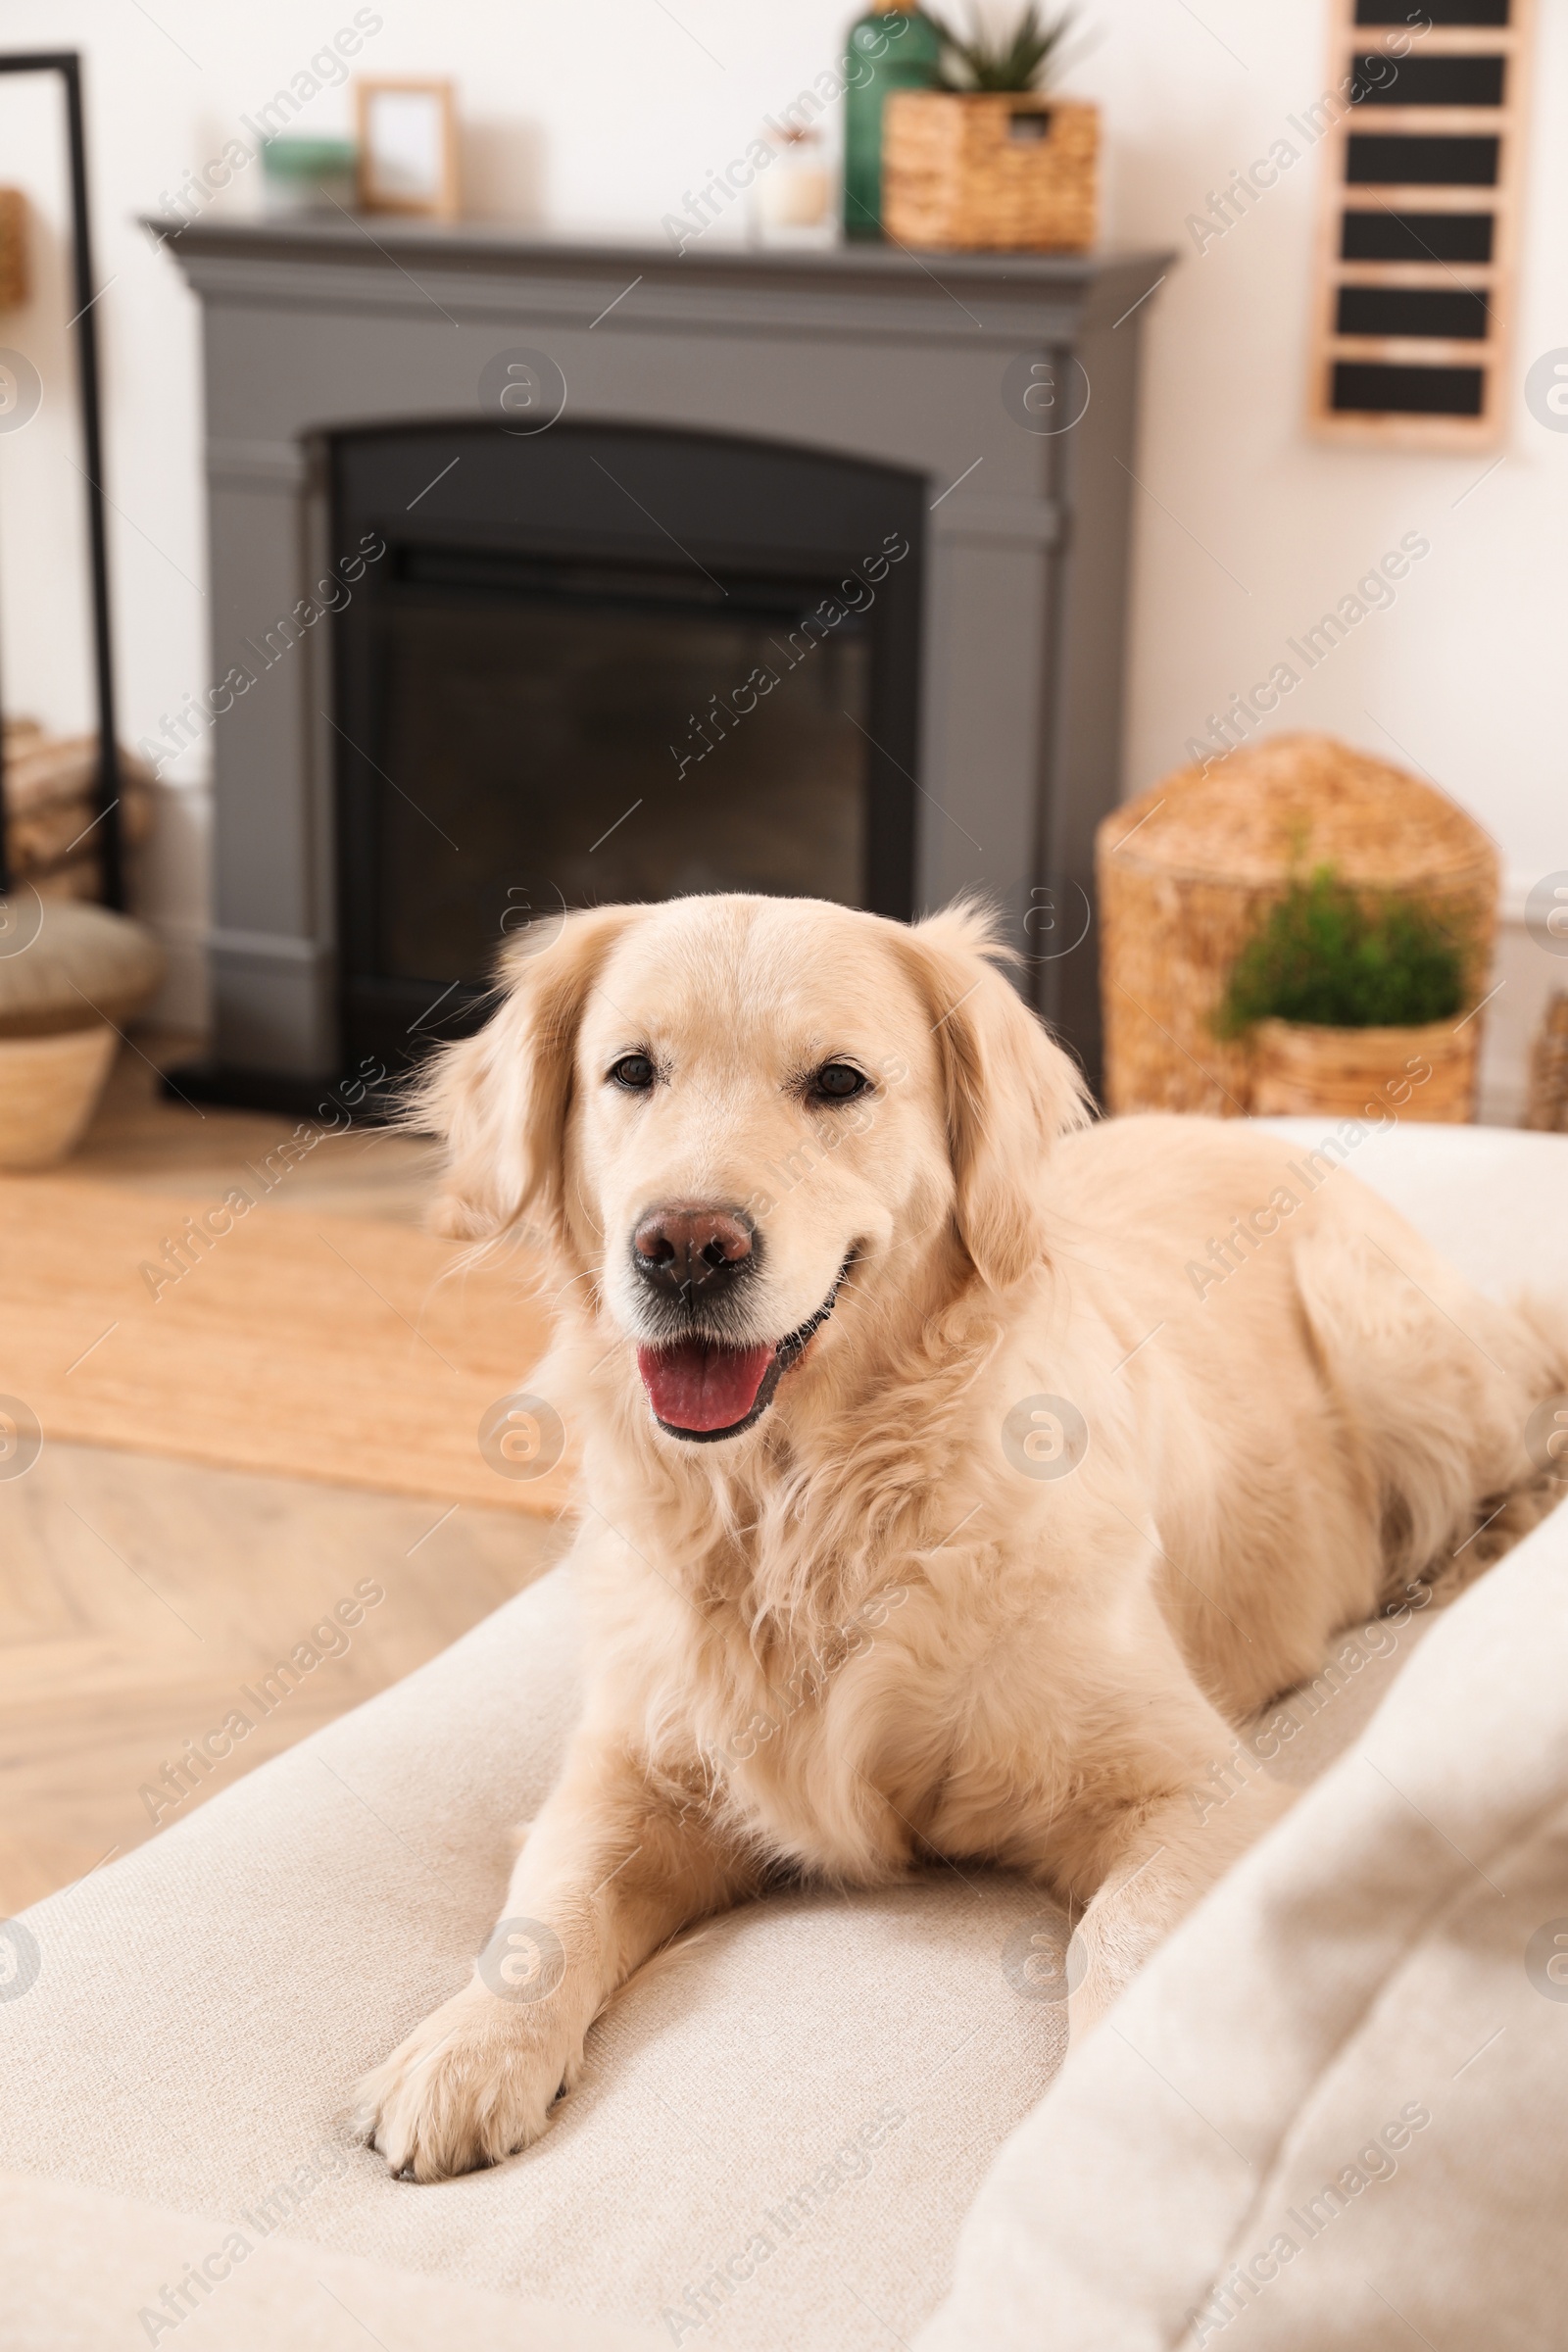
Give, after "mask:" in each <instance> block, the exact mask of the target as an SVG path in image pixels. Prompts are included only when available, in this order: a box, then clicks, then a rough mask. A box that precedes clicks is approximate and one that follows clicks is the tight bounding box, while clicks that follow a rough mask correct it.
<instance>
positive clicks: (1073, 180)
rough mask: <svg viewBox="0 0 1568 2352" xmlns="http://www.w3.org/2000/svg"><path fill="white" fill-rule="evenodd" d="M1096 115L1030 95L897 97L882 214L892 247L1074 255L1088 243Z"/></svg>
mask: <svg viewBox="0 0 1568 2352" xmlns="http://www.w3.org/2000/svg"><path fill="white" fill-rule="evenodd" d="M1099 155H1100V109H1099V107H1097V106H1090V105H1087V104H1085V103H1084V102H1083V101H1082V100H1080V99H1075V98H1051V97H1047V96H1045V95H1044V94H1043V93H1041V92H1039V91H1035V90H1001V91H992V90H976V91H963V92H950V91H946V90H919V91H915V90H908V91H902V92H900V93H899V94H898V95H897V96H894V97H892V98H890V99H889V101H888V108H887V116H886V122H885V124H884V130H883V198H882V201H883V212H884V217H885V219H886V221H887V226H888V234H889V235H890V236H892V237H896V238H897V239H898V241H899V243H900V244H902V245H913V246H916V247H919V246H925V247H927V248H936V249H938V250H943V249H945V250H948V251H952V252H977V253H979V252H993V253H1011V252H1035V253H1081V252H1083V251H1085V250H1086V248H1087V247H1089V246H1091V245H1092V244H1093V243H1094V241H1095V226H1096V220H1097V194H1096V188H1097V170H1098V163H1099Z"/></svg>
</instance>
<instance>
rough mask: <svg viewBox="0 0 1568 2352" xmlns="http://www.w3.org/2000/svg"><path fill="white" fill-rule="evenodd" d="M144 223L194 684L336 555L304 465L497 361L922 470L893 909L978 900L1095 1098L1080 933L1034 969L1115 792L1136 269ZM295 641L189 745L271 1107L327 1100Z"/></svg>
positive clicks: (303, 688)
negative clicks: (911, 716) (209, 767)
mask: <svg viewBox="0 0 1568 2352" xmlns="http://www.w3.org/2000/svg"><path fill="white" fill-rule="evenodd" d="M148 225H149V227H150V228H151V229H153V230H154V231H155V232H156V233H159V234H162V235H164V236H165V237H167V240H168V243H169V246H170V250H171V252H172V254H173V256H174V257H175V259H176V260H177V261H178V263H179V265H180V267H181V269H182V270H184V273H185V275H186V277H187V278H188V280H189V282H190V284H191V286H192V287H193V288H194V289H195V291H196V293H197V294H198V295H199V297H200V299H201V303H202V310H203V322H204V328H205V366H206V403H207V451H206V460H207V481H208V490H209V499H210V530H211V564H212V613H213V635H212V662H213V676H214V678H215V680H221V679H222V678H223V677H224V676H225V674H226V673H227V672H228V670H229V669H230V667H231V665H232V664H234V663H236V662H240V661H241V660H242V659H243V658H244V654H243V649H244V647H245V645H246V643H247V641H249V642H250V643H251V644H252V645H256V644H259V643H261V642H263V640H264V639H265V637H266V633H267V631H268V630H269V629H270V628H271V627H272V626H273V625H274V623H275V622H276V620H277V617H278V615H279V614H282V613H288V612H289V611H290V610H291V609H292V608H293V607H294V605H295V602H296V600H297V599H299V598H300V597H302V596H304V595H305V594H306V593H307V591H308V590H309V588H310V586H311V583H312V582H313V581H315V580H316V579H318V578H319V577H320V575H321V574H322V573H323V572H324V571H325V570H326V568H327V567H328V565H329V564H332V563H333V562H334V560H335V559H337V558H338V557H340V556H341V555H342V554H343V553H344V552H345V551H342V550H337V549H334V548H333V547H332V546H331V545H330V544H329V534H328V512H327V501H326V479H325V467H324V462H323V449H324V436H326V435H328V434H330V433H332V432H334V431H339V430H342V429H345V428H348V427H353V426H362V425H368V424H375V423H390V422H395V421H410V420H417V419H430V420H435V419H453V418H464V417H478V416H479V415H480V414H481V411H480V400H479V376H480V372H481V369H482V368H484V366H485V364H486V362H487V361H489V360H490V359H492V358H493V357H494V356H495V355H496V354H497V353H498V352H501V351H503V350H506V349H508V348H510V347H517V346H527V347H530V348H534V349H538V350H542V351H543V352H545V353H547V354H548V355H549V357H550V358H551V359H552V360H554V361H555V362H556V364H557V365H558V366H559V367H560V368H561V369H562V370H563V372H564V376H565V379H566V384H567V387H568V400H567V413H568V415H570V416H572V417H578V418H594V419H606V420H618V421H622V422H627V421H629V422H636V423H641V424H660V425H679V426H683V427H686V428H688V429H698V430H701V429H709V428H711V429H712V430H714V431H719V432H731V433H733V432H742V433H746V434H750V435H754V436H761V437H769V438H775V439H778V440H781V441H785V442H790V443H794V444H796V445H798V446H806V447H810V448H819V449H826V450H833V451H836V452H839V453H842V454H846V455H850V456H856V457H863V458H873V459H878V460H881V461H883V462H885V463H889V464H893V465H902V466H909V467H912V468H914V469H916V470H917V471H919V472H922V473H924V475H925V476H926V478H927V480H928V482H929V485H930V497H929V502H928V504H929V509H930V512H929V521H928V541H927V550H926V569H925V580H926V609H925V613H924V622H923V629H924V640H923V659H922V686H921V711H920V742H921V751H920V759H919V775H918V786H919V801H918V809H919V818H918V828H919V829H918V848H917V892H916V896H917V903H918V904H919V905H921V906H926V907H931V906H936V905H939V904H941V903H942V902H943V901H945V900H947V899H949V898H951V897H952V896H953V895H954V894H955V893H956V892H957V891H960V890H963V889H966V888H979V889H981V890H983V891H986V892H988V893H990V894H991V895H992V896H993V897H995V898H996V899H998V900H999V901H1000V902H1001V903H1002V905H1003V906H1004V907H1005V911H1006V917H1007V922H1008V925H1009V928H1010V930H1011V933H1012V936H1013V938H1014V940H1015V942H1016V944H1017V945H1018V946H1019V947H1020V948H1022V949H1024V950H1025V951H1026V953H1028V954H1030V955H1031V956H1035V957H1040V958H1043V959H1042V960H1040V961H1038V962H1037V963H1035V964H1034V965H1032V966H1031V969H1032V971H1033V974H1034V983H1033V985H1034V993H1035V997H1036V1001H1037V1002H1038V1003H1039V1005H1040V1006H1041V1009H1042V1010H1043V1011H1045V1012H1046V1013H1047V1014H1048V1015H1049V1016H1050V1017H1052V1018H1053V1019H1054V1020H1055V1021H1057V1022H1058V1024H1059V1025H1060V1027H1061V1028H1062V1030H1063V1033H1064V1034H1065V1035H1066V1036H1067V1037H1068V1038H1069V1040H1070V1041H1071V1042H1072V1043H1073V1044H1074V1045H1075V1046H1076V1048H1077V1050H1078V1051H1079V1053H1080V1054H1082V1055H1083V1056H1084V1058H1085V1060H1086V1062H1087V1063H1088V1064H1089V1065H1090V1066H1091V1068H1093V1067H1094V1065H1095V1063H1096V1061H1097V1059H1098V1041H1099V1013H1098V990H1097V986H1096V977H1095V949H1096V941H1095V938H1094V935H1093V932H1092V931H1091V932H1090V934H1089V936H1088V937H1087V939H1085V941H1084V942H1083V944H1082V945H1081V946H1080V947H1079V948H1078V949H1076V950H1075V951H1074V952H1072V953H1071V954H1065V955H1062V954H1055V955H1054V954H1053V951H1055V950H1058V949H1060V948H1062V947H1064V946H1065V945H1066V942H1067V939H1068V938H1069V937H1070V936H1072V934H1073V933H1075V932H1076V931H1077V930H1078V928H1079V926H1080V923H1081V922H1082V920H1083V915H1082V912H1081V910H1080V907H1079V901H1078V898H1077V893H1078V892H1080V891H1083V892H1090V891H1092V866H1093V856H1092V848H1093V836H1094V828H1095V826H1096V824H1097V822H1098V821H1099V819H1100V817H1101V816H1102V815H1103V813H1104V812H1105V810H1106V809H1108V808H1110V807H1111V806H1112V805H1113V804H1114V802H1115V800H1116V798H1117V792H1118V782H1119V766H1120V746H1121V720H1122V668H1123V641H1124V635H1125V606H1126V578H1127V555H1128V536H1129V494H1130V490H1131V487H1132V475H1131V472H1130V471H1129V468H1130V467H1133V466H1136V463H1137V461H1136V456H1135V449H1134V431H1135V409H1136V397H1137V384H1138V371H1139V339H1140V334H1141V330H1142V327H1143V324H1144V321H1145V319H1147V317H1148V316H1149V311H1150V308H1151V306H1150V304H1149V303H1148V302H1147V301H1146V300H1145V299H1144V298H1145V297H1146V296H1147V295H1149V294H1150V293H1152V291H1153V289H1154V288H1155V286H1156V285H1157V284H1158V283H1159V282H1160V280H1161V278H1162V276H1163V274H1164V272H1165V270H1167V268H1168V267H1169V262H1170V257H1169V256H1168V255H1166V254H1157V253H1114V252H1112V253H1102V254H1097V255H1093V256H1084V257H1066V256H1046V255H978V254H964V255H946V254H944V255H920V254H914V253H907V252H905V251H903V250H902V249H899V248H895V247H889V246H881V245H875V246H853V247H849V248H845V249H842V250H834V251H827V252H820V253H814V252H813V253H802V252H798V251H791V252H779V251H756V250H752V249H742V248H737V247H735V246H719V245H716V244H713V245H708V244H695V245H693V246H691V247H689V248H688V250H687V251H686V252H685V253H684V254H680V255H677V254H676V253H674V252H673V251H672V250H671V249H670V248H669V247H668V246H667V245H663V244H660V245H657V246H640V245H635V244H629V243H628V244H621V243H615V244H609V243H607V244H585V243H582V242H565V241H554V240H550V239H546V238H542V237H537V236H524V235H521V234H517V233H515V232H510V231H506V230H501V229H495V228H491V227H488V226H483V227H481V226H456V227H454V226H436V225H433V224H428V223H423V222H419V223H410V222H398V221H389V220H386V219H380V218H378V219H376V220H375V221H373V222H361V221H355V220H351V219H350V218H349V217H348V216H347V215H344V216H343V217H342V218H341V219H333V220H331V221H325V222H323V221H318V220H315V219H311V220H308V221H267V222H245V223H239V222H232V223H223V224H220V223H218V222H216V221H201V222H197V223H194V224H192V225H188V226H182V225H181V224H179V223H177V222H173V221H154V222H150V223H149V224H148ZM1037 361H1038V362H1042V363H1044V364H1046V365H1047V366H1050V367H1053V368H1054V371H1055V373H1054V379H1053V380H1054V381H1055V382H1057V383H1058V384H1059V385H1060V386H1061V387H1062V388H1063V390H1064V391H1065V390H1066V388H1068V387H1073V386H1081V385H1082V384H1083V383H1084V382H1085V381H1086V382H1087V387H1088V406H1087V409H1086V410H1085V411H1084V413H1083V415H1082V417H1080V418H1079V420H1078V421H1077V422H1075V423H1073V424H1072V425H1071V426H1070V428H1069V429H1064V430H1061V431H1058V432H1054V433H1046V432H1041V431H1038V430H1035V429H1031V427H1030V425H1029V424H1028V423H1026V422H1025V421H1024V420H1023V412H1021V411H1020V410H1019V409H1018V406H1017V380H1016V379H1017V377H1018V375H1019V373H1020V370H1021V371H1022V372H1023V373H1024V374H1025V375H1026V374H1027V370H1028V368H1029V366H1030V365H1031V364H1032V363H1034V362H1037ZM1072 361H1076V362H1077V364H1078V368H1081V369H1082V370H1083V375H1082V376H1080V375H1079V374H1078V373H1077V372H1076V370H1075V369H1073V368H1071V366H1070V362H1072ZM1009 368H1010V369H1011V370H1012V374H1011V375H1010V376H1009V374H1008V370H1009ZM1005 379H1006V382H1007V385H1010V386H1011V387H1012V400H1011V405H1009V403H1008V400H1007V399H1006V398H1005ZM329 625H330V624H329V623H327V624H326V626H329ZM324 639H325V627H324V626H323V627H321V628H318V629H317V630H315V631H314V633H312V634H309V635H307V636H306V637H305V638H304V639H303V640H302V641H301V642H300V643H299V644H298V645H296V646H294V647H293V648H292V650H291V651H290V653H289V655H288V657H287V659H285V660H282V661H279V662H277V663H276V665H275V666H274V667H272V668H270V669H269V670H268V671H267V673H266V675H265V676H263V677H262V678H260V679H259V681H258V683H257V686H256V688H255V690H254V691H251V692H249V693H247V694H246V695H245V696H244V697H243V699H241V700H238V701H236V702H235V704H234V707H233V708H232V710H231V711H228V712H227V713H226V714H224V715H222V716H221V717H220V718H219V719H218V722H217V727H216V747H217V748H216V860H217V871H216V891H215V927H214V932H213V938H212V957H213V972H214V989H215V1005H216V1024H217V1035H216V1040H215V1046H216V1052H217V1054H218V1056H219V1059H220V1062H221V1064H223V1065H226V1066H227V1067H228V1068H229V1069H230V1070H240V1071H246V1070H249V1071H254V1072H257V1073H268V1072H270V1073H275V1074H278V1075H279V1076H284V1075H289V1076H293V1077H297V1078H299V1079H301V1080H305V1079H318V1078H330V1077H331V1076H333V1075H334V1074H335V1073H336V1071H337V1069H338V1045H337V1035H336V1011H335V994H334V968H333V934H334V909H335V903H336V893H335V883H334V876H333V872H332V854H333V852H332V843H333V826H332V817H331V808H330V798H331V778H332V735H331V729H330V724H329V721H328V719H327V717H326V715H325V713H326V711H327V709H328V707H329V693H328V684H329V680H328V662H327V647H326V644H325V642H324Z"/></svg>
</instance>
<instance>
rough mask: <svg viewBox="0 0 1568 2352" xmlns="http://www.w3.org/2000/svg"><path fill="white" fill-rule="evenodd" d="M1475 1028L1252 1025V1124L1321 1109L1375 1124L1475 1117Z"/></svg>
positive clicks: (1473, 1023) (1447, 1023) (1457, 1120)
mask: <svg viewBox="0 0 1568 2352" xmlns="http://www.w3.org/2000/svg"><path fill="white" fill-rule="evenodd" d="M1480 1025H1481V1024H1480V1022H1479V1021H1467V1022H1466V1023H1465V1025H1464V1027H1463V1028H1462V1029H1459V1028H1456V1027H1455V1026H1454V1024H1453V1022H1452V1021H1433V1022H1432V1023H1431V1024H1430V1025H1429V1026H1427V1027H1424V1028H1420V1029H1322V1028H1319V1027H1318V1026H1317V1025H1316V1024H1315V1023H1314V1022H1311V1021H1259V1022H1258V1023H1257V1025H1256V1027H1255V1028H1254V1029H1253V1031H1252V1033H1251V1036H1250V1039H1249V1041H1248V1044H1249V1047H1250V1066H1249V1079H1250V1103H1249V1107H1250V1109H1251V1110H1252V1111H1253V1113H1254V1114H1255V1115H1256V1116H1257V1117H1259V1118H1288V1117H1296V1116H1299V1115H1302V1114H1304V1113H1307V1112H1310V1111H1319V1110H1321V1111H1324V1112H1333V1113H1336V1114H1337V1115H1338V1116H1340V1117H1342V1118H1360V1117H1361V1116H1363V1114H1368V1113H1369V1114H1370V1115H1371V1117H1372V1118H1373V1119H1374V1120H1377V1119H1383V1118H1386V1117H1387V1116H1388V1114H1389V1112H1390V1111H1393V1112H1394V1113H1395V1114H1396V1116H1397V1117H1398V1118H1401V1119H1425V1120H1447V1121H1448V1122H1450V1123H1451V1124H1455V1125H1457V1124H1462V1123H1463V1122H1464V1121H1465V1120H1467V1119H1470V1118H1473V1117H1474V1115H1475V1097H1476V1031H1477V1029H1478V1028H1479V1027H1480Z"/></svg>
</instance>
